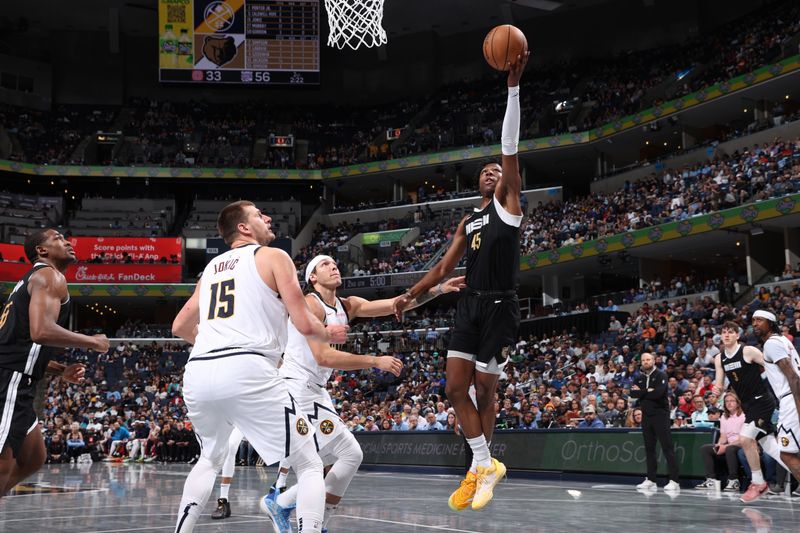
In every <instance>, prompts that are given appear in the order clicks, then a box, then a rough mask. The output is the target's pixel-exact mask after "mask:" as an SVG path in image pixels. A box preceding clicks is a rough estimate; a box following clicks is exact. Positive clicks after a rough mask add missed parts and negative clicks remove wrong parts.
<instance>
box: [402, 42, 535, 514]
mask: <svg viewBox="0 0 800 533" xmlns="http://www.w3.org/2000/svg"><path fill="white" fill-rule="evenodd" d="M528 55H529V54H528V52H527V51H525V52H523V53H522V54H521V55H518V56H517V57H516V59H515V60H514V61H513V62H512V63H511V65H510V68H509V73H508V103H507V105H506V114H505V117H504V118H503V133H502V154H503V155H502V166H501V165H498V164H497V163H489V164H487V165H485V166H484V167H483V169H482V170H481V172H480V176H479V189H480V194H481V197H482V200H481V204H480V207H479V208H478V209H476V210H475V212H474V213H472V214H471V215H469V216H467V217H465V218H464V219H463V220H462V221H461V222H460V223H459V225H458V228H457V229H456V233H455V236H454V237H453V242H452V244H451V245H450V248H449V249H448V250H447V253H445V255H444V257H443V258H442V259H441V260H440V261H439V262H438V263H437V264H436V265H435V266H434V267H433V268H431V270H430V271H429V272H428V273H427V274H426V275H425V276H424V277H423V278H422V279H421V280H420V281H419V282H418V283H417V284H416V285H414V286H413V287H411V288H410V289H408V291H406V294H404V295H403V296H400V297H398V298H397V299H396V300H395V304H394V309H395V314H396V315H397V317H398V319H400V317H401V315H402V313H403V311H405V310H406V309H407V308H408V307H409V305H410V304H411V302H412V301H413V300H414V299H415V298H417V297H418V296H419V295H421V294H424V293H425V292H426V291H428V290H429V289H430V288H431V287H433V286H434V285H436V284H437V283H440V282H441V281H442V280H443V279H444V278H445V277H446V276H447V275H448V274H450V273H451V272H452V271H453V269H454V268H455V267H456V265H457V264H458V262H459V261H460V260H461V258H462V257H463V256H464V254H465V252H466V255H467V275H466V282H467V287H466V289H464V290H462V291H461V293H462V296H461V298H460V300H459V302H458V307H457V310H456V317H455V325H454V328H453V335H452V340H451V342H450V346H449V350H448V352H447V367H446V373H447V384H446V386H445V393H446V394H447V398H448V399H449V400H450V403H451V404H452V405H453V408H454V409H455V412H456V416H457V417H458V420H459V422H460V423H461V429H462V431H463V433H464V436H465V437H466V439H467V442H468V443H469V446H470V448H471V449H472V452H473V454H474V459H473V462H472V465H471V467H470V470H469V472H468V473H467V476H466V478H465V479H464V480H463V481H462V482H461V486H460V487H459V488H458V489H457V490H456V491H455V492H453V494H452V495H451V496H450V499H449V502H448V503H449V505H450V508H451V509H453V510H462V509H466V508H467V507H471V508H472V509H473V510H478V509H482V508H483V507H485V506H486V504H488V503H489V501H491V499H492V495H493V489H494V487H495V485H496V484H497V483H498V482H499V481H500V480H501V479H502V478H503V476H504V475H505V472H506V467H505V465H503V463H501V462H500V461H498V460H496V459H493V458H492V457H491V454H490V451H489V445H488V443H489V442H490V441H491V438H492V433H493V431H494V425H495V412H494V396H495V391H496V389H497V380H498V378H499V376H500V372H501V370H500V362H499V361H498V358H501V357H502V355H503V354H504V353H505V352H506V351H507V349H508V348H509V347H511V346H513V345H514V343H515V342H516V340H517V331H518V329H519V301H518V299H517V293H516V286H517V278H518V274H519V256H520V253H519V227H520V224H521V223H522V209H521V207H520V202H519V195H520V189H521V187H522V178H521V177H520V173H519V161H518V159H517V144H518V143H519V123H520V106H519V81H520V79H521V77H522V72H523V71H524V70H525V65H526V64H527V62H528ZM473 378H474V381H475V391H476V399H477V404H478V405H477V409H476V408H475V405H474V404H473V403H472V400H470V397H469V394H468V390H469V386H470V383H471V382H472V380H473Z"/></svg>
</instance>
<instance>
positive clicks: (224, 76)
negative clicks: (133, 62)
mask: <svg viewBox="0 0 800 533" xmlns="http://www.w3.org/2000/svg"><path fill="white" fill-rule="evenodd" d="M158 4H159V5H158V56H159V62H158V65H159V80H160V81H162V82H178V83H236V84H245V85H265V84H266V85H276V84H287V85H307V84H319V46H320V44H319V40H320V37H319V27H320V0H159V2H158Z"/></svg>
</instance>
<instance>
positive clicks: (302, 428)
mask: <svg viewBox="0 0 800 533" xmlns="http://www.w3.org/2000/svg"><path fill="white" fill-rule="evenodd" d="M295 428H296V429H297V432H298V433H299V434H301V435H308V424H307V423H306V421H305V419H304V418H298V419H297V424H295Z"/></svg>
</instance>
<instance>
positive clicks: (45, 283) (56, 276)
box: [28, 265, 67, 288]
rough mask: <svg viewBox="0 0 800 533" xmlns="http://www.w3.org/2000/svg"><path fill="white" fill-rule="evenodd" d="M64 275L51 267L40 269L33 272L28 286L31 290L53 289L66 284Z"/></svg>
mask: <svg viewBox="0 0 800 533" xmlns="http://www.w3.org/2000/svg"><path fill="white" fill-rule="evenodd" d="M66 279H67V278H65V277H64V274H62V273H61V272H59V271H58V270H56V269H55V268H53V267H51V266H49V265H48V266H47V267H44V268H40V269H38V270H36V271H35V272H33V273H32V274H31V275H30V276H29V277H28V286H29V287H31V288H36V287H52V286H55V285H58V284H61V283H66Z"/></svg>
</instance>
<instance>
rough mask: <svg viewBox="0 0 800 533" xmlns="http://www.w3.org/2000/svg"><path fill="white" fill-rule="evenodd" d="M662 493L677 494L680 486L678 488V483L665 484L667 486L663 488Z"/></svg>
mask: <svg viewBox="0 0 800 533" xmlns="http://www.w3.org/2000/svg"><path fill="white" fill-rule="evenodd" d="M664 491H665V492H673V493H677V492H680V491H681V486H680V485H678V483H677V482H676V481H670V482H669V483H667V485H666V486H665V487H664Z"/></svg>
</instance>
